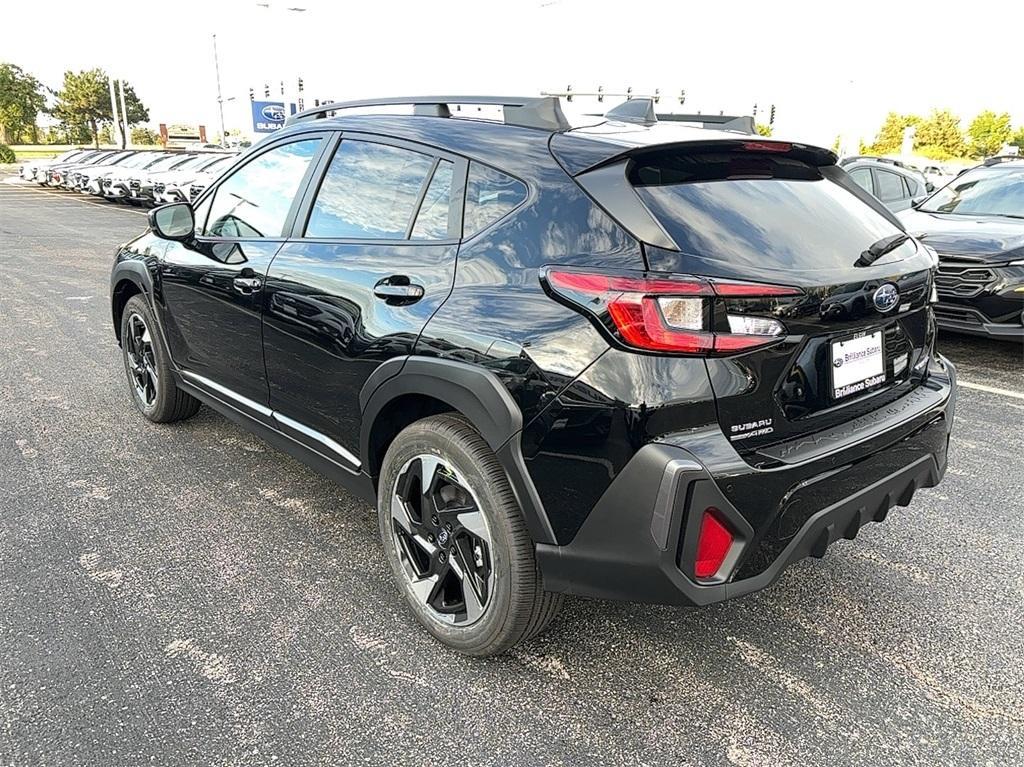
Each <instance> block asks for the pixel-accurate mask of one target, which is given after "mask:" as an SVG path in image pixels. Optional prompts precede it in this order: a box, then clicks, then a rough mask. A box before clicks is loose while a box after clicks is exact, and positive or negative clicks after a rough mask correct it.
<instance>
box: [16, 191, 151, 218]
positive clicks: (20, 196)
mask: <svg viewBox="0 0 1024 767" xmlns="http://www.w3.org/2000/svg"><path fill="white" fill-rule="evenodd" d="M15 194H16V195H17V196H15ZM15 194H12V193H11V192H9V191H6V190H4V191H2V192H0V198H2V199H8V198H10V199H15V200H18V201H24V200H29V199H32V200H36V199H42V198H45V199H48V200H62V201H64V202H77V203H81V204H82V205H94V206H96V207H98V208H103V209H104V210H109V211H116V212H118V213H131V214H133V215H136V216H145V215H146V213H145V212H144V211H141V210H132V209H130V208H124V207H116V206H114V205H111V204H110V203H107V202H100V201H99V200H90V199H88V198H85V199H82V198H79V197H72V196H71V193H67V194H65V193H62V192H58V191H46V190H44V189H31V188H22V189H19V190H18V192H16V193H15ZM83 197H84V195H83Z"/></svg>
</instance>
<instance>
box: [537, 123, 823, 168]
mask: <svg viewBox="0 0 1024 767" xmlns="http://www.w3.org/2000/svg"><path fill="white" fill-rule="evenodd" d="M550 148H551V153H552V154H553V155H554V156H555V159H557V160H558V161H559V163H560V164H561V165H562V167H563V168H564V169H565V170H566V172H567V173H569V175H570V176H579V175H580V174H581V173H586V172H588V171H591V170H594V169H595V168H600V167H602V166H604V165H612V164H615V163H618V162H621V161H623V160H627V159H630V158H633V157H638V156H641V155H644V154H648V153H651V152H664V151H673V150H674V151H678V152H684V153H686V154H699V153H701V152H716V151H717V152H762V153H771V154H779V155H781V156H783V157H790V158H792V159H794V160H799V161H800V162H805V163H807V164H808V165H814V166H816V167H822V166H827V165H835V163H836V159H837V158H836V155H835V153H834V152H833V151H832V150H830V149H825V148H823V147H818V146H813V145H811V144H801V143H795V142H792V141H779V140H776V139H772V138H767V137H762V136H737V137H736V138H732V137H729V138H713V139H707V140H700V139H698V140H692V141H680V142H667V143H664V144H642V145H639V146H623V145H621V144H613V143H611V142H602V141H594V140H592V139H590V138H588V137H581V136H574V135H573V134H572V133H556V134H555V135H554V136H552V138H551V143H550Z"/></svg>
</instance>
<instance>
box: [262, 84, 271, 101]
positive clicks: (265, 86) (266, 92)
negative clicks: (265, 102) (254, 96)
mask: <svg viewBox="0 0 1024 767" xmlns="http://www.w3.org/2000/svg"><path fill="white" fill-rule="evenodd" d="M263 98H265V99H269V98H270V83H263Z"/></svg>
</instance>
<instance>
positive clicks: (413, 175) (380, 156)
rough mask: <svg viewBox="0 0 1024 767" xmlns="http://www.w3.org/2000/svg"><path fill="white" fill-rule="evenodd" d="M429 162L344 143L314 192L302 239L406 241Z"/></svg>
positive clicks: (380, 148)
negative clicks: (317, 190)
mask: <svg viewBox="0 0 1024 767" xmlns="http://www.w3.org/2000/svg"><path fill="white" fill-rule="evenodd" d="M433 164H434V160H433V158H432V157H429V156H428V155H425V154H421V153H419V152H413V151H410V150H408V149H399V148H398V147H393V146H387V145H384V144H373V143H370V142H366V141H353V140H350V139H346V140H343V141H342V142H341V145H340V146H339V147H338V151H337V152H336V153H335V155H334V158H333V159H332V160H331V165H330V167H329V168H328V169H327V173H326V175H325V176H324V180H323V183H322V184H321V185H320V191H319V192H317V196H316V202H315V203H314V204H313V210H312V212H311V213H310V216H309V223H308V224H307V226H306V236H307V237H329V238H338V239H349V238H351V239H370V240H404V239H405V238H406V236H407V233H408V231H409V224H410V222H411V221H412V217H413V214H414V213H415V212H416V204H417V203H418V202H419V199H420V192H421V190H422V189H423V185H424V184H425V183H426V181H427V176H428V175H429V174H430V170H431V167H432V166H433ZM450 185H451V182H450V180H449V186H450ZM445 215H446V216H447V213H445ZM446 221H447V219H446ZM424 226H425V227H426V226H427V223H426V220H425V221H424ZM445 228H446V229H447V223H446V225H445Z"/></svg>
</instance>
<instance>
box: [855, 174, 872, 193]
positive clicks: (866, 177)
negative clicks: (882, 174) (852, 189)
mask: <svg viewBox="0 0 1024 767" xmlns="http://www.w3.org/2000/svg"><path fill="white" fill-rule="evenodd" d="M850 178H852V179H853V181H854V183H855V184H856V185H857V186H859V187H860V188H861V189H863V190H864V191H866V192H868V193H870V194H874V190H873V189H872V188H871V171H870V170H868V169H867V168H856V169H855V170H851V171H850Z"/></svg>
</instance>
